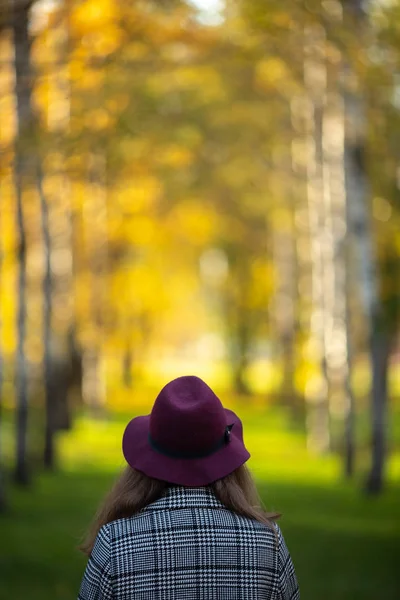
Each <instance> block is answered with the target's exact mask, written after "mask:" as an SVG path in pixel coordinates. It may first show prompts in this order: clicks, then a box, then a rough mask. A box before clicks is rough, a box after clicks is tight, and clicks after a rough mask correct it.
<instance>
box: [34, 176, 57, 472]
mask: <svg viewBox="0 0 400 600" xmlns="http://www.w3.org/2000/svg"><path fill="white" fill-rule="evenodd" d="M37 185H38V190H39V196H40V208H41V217H42V237H43V250H44V256H45V274H44V278H43V353H44V356H43V360H44V365H43V366H44V390H45V437H44V453H43V462H44V466H45V468H46V469H53V468H54V466H55V444H54V434H55V414H54V413H55V408H56V407H55V405H54V400H55V398H54V396H53V387H55V386H53V378H54V373H53V368H52V356H51V346H50V344H51V316H52V281H51V236H50V228H49V227H50V226H49V206H48V203H47V199H46V197H45V195H44V190H43V177H42V172H41V168H40V166H39V167H38V173H37ZM58 384H59V385H60V384H61V382H58Z"/></svg>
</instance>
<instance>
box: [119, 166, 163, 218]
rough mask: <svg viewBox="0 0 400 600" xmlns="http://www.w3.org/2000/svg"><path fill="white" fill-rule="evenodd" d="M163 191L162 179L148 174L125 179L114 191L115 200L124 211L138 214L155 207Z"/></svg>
mask: <svg viewBox="0 0 400 600" xmlns="http://www.w3.org/2000/svg"><path fill="white" fill-rule="evenodd" d="M161 192H162V187H161V183H160V181H159V180H158V179H157V178H156V177H154V176H152V175H148V174H147V175H146V174H144V173H143V174H137V175H136V176H135V177H134V178H129V179H124V181H123V184H120V185H118V187H116V188H115V189H114V190H113V191H112V198H113V201H114V202H116V203H117V205H118V207H119V208H120V210H121V211H123V213H125V214H126V213H129V214H132V215H133V214H136V213H139V212H143V211H146V210H149V209H150V208H151V207H153V206H154V205H155V204H156V203H157V201H158V199H159V198H160V194H161Z"/></svg>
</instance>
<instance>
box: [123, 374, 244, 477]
mask: <svg viewBox="0 0 400 600" xmlns="http://www.w3.org/2000/svg"><path fill="white" fill-rule="evenodd" d="M122 449H123V453H124V456H125V459H126V461H127V462H128V464H129V465H130V466H131V467H132V468H134V469H137V470H138V471H141V472H142V473H145V475H148V476H149V477H153V478H154V479H162V480H164V481H168V482H169V483H175V484H178V485H187V486H203V485H208V484H210V483H212V482H213V481H216V480H217V479H221V478H222V477H225V476H226V475H229V473H232V472H233V471H234V470H235V469H237V468H238V467H240V466H241V465H242V464H243V463H245V462H246V460H248V459H249V458H250V454H249V453H248V451H247V450H246V448H245V446H244V443H243V428H242V423H241V421H240V419H239V418H238V417H237V416H236V415H235V413H234V412H233V411H231V410H228V409H226V408H224V407H223V406H222V404H221V401H220V400H219V398H217V396H216V395H215V394H214V392H213V391H212V389H211V388H209V387H208V385H207V384H206V383H204V381H202V380H201V379H199V377H194V376H186V377H178V379H174V380H173V381H171V382H170V383H168V384H167V385H166V386H165V387H164V388H163V389H162V390H161V392H160V393H159V395H158V396H157V398H156V401H155V403H154V406H153V409H152V411H151V414H150V415H146V416H144V417H136V418H135V419H132V421H130V423H128V425H127V427H126V429H125V433H124V437H123V441H122Z"/></svg>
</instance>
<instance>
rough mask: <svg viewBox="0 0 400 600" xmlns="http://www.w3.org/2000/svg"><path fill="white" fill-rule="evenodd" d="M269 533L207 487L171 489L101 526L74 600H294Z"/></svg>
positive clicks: (286, 562)
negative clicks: (136, 512)
mask: <svg viewBox="0 0 400 600" xmlns="http://www.w3.org/2000/svg"><path fill="white" fill-rule="evenodd" d="M276 529H277V536H275V535H274V532H273V531H272V530H271V529H269V528H268V527H266V526H264V525H262V524H261V523H259V522H257V521H254V520H251V519H248V518H246V517H241V516H239V515H236V514H234V513H232V512H230V511H229V510H227V509H226V508H225V507H224V505H223V504H221V503H220V502H219V501H218V500H217V498H216V497H215V495H214V494H213V492H212V491H211V490H210V489H209V488H185V487H171V488H169V489H168V490H167V492H166V493H165V495H164V496H163V497H162V498H160V499H159V500H157V501H156V502H154V503H153V504H150V505H149V506H147V507H146V508H145V509H143V510H142V511H141V512H140V513H138V514H136V515H134V516H133V517H130V518H125V519H119V520H117V521H113V522H112V523H108V524H107V525H105V526H104V527H102V529H101V530H100V532H99V534H98V537H97V540H96V544H95V547H94V549H93V552H92V555H91V557H90V559H89V561H88V564H87V567H86V571H85V575H84V578H83V581H82V586H81V589H80V593H79V597H78V600H110V599H115V600H131V599H135V600H144V599H146V600H148V599H150V598H154V599H157V600H181V599H182V600H215V599H221V600H238V599H241V600H255V599H265V600H298V599H299V598H300V595H299V589H298V585H297V580H296V575H295V572H294V567H293V563H292V560H291V558H290V555H289V552H288V550H287V547H286V545H285V542H284V539H283V537H282V534H281V531H280V529H279V527H278V526H276Z"/></svg>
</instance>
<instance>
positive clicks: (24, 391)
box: [12, 0, 33, 484]
mask: <svg viewBox="0 0 400 600" xmlns="http://www.w3.org/2000/svg"><path fill="white" fill-rule="evenodd" d="M29 10H30V3H20V2H17V1H16V0H15V2H14V12H13V19H12V27H13V34H14V52H15V97H16V105H17V132H18V138H17V140H16V144H15V161H14V178H15V190H16V198H17V230H18V236H19V245H18V264H19V275H18V290H17V297H18V317H17V330H18V343H17V366H16V386H17V411H16V466H15V479H16V481H17V482H18V483H21V484H26V483H28V481H29V467H28V456H27V436H28V374H27V360H26V356H25V341H26V235H25V221H24V207H23V192H24V187H25V186H26V185H32V184H33V181H32V179H33V176H32V146H33V144H32V139H31V138H32V133H33V112H32V105H31V95H32V69H31V60H30V48H31V41H30V37H29Z"/></svg>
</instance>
